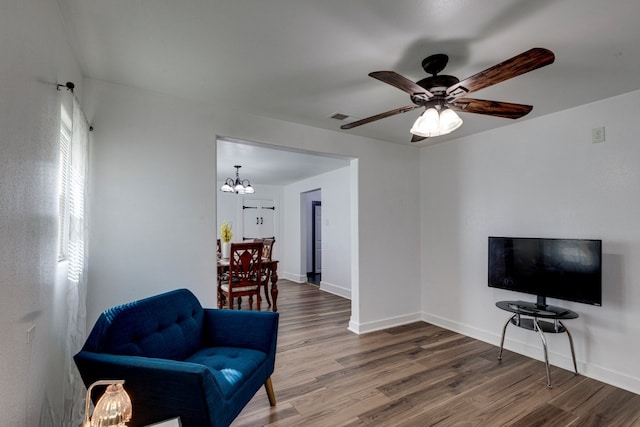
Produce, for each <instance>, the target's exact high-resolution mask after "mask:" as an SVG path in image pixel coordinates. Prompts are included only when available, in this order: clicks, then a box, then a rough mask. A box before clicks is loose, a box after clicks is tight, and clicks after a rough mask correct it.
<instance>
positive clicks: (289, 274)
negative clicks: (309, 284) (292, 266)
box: [278, 272, 307, 283]
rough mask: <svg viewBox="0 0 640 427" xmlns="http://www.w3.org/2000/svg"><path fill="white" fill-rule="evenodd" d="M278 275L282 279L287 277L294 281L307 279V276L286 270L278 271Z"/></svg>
mask: <svg viewBox="0 0 640 427" xmlns="http://www.w3.org/2000/svg"><path fill="white" fill-rule="evenodd" d="M278 276H280V277H281V278H283V279H287V280H290V281H292V282H295V283H304V282H306V281H307V276H301V275H298V274H294V273H287V272H282V273H280V272H278Z"/></svg>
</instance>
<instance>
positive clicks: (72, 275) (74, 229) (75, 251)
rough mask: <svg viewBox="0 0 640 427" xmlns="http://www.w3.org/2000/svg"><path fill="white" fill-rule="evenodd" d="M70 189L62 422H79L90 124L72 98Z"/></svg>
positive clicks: (81, 402)
mask: <svg viewBox="0 0 640 427" xmlns="http://www.w3.org/2000/svg"><path fill="white" fill-rule="evenodd" d="M72 126H73V129H72V136H71V159H70V189H69V211H70V221H69V266H68V279H67V290H66V303H67V325H66V334H65V337H66V343H65V359H64V362H65V366H64V384H63V393H64V415H63V425H65V426H67V425H68V426H79V425H81V424H82V417H83V411H84V401H85V394H86V388H85V386H84V383H83V382H82V379H81V378H80V373H79V372H78V369H77V368H76V366H75V364H74V362H73V356H74V355H75V354H76V353H77V352H78V351H80V349H81V348H82V345H83V344H84V340H85V339H86V336H87V331H86V318H87V313H86V295H87V246H88V245H87V221H86V205H85V201H86V199H87V187H88V186H87V181H88V166H89V125H88V123H87V119H86V118H85V116H84V113H83V112H82V109H81V108H80V103H79V102H78V100H77V99H76V97H75V96H74V97H73V123H72Z"/></svg>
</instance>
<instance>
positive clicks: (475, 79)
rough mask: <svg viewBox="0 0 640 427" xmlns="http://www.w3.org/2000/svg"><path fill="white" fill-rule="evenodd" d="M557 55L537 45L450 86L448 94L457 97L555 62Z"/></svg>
mask: <svg viewBox="0 0 640 427" xmlns="http://www.w3.org/2000/svg"><path fill="white" fill-rule="evenodd" d="M554 60H555V55H554V54H553V52H551V51H550V50H548V49H544V48H541V47H535V48H533V49H530V50H528V51H526V52H523V53H521V54H520V55H516V56H514V57H513V58H511V59H507V60H506V61H504V62H501V63H500V64H497V65H494V66H493V67H491V68H487V69H486V70H484V71H481V72H479V73H478V74H474V75H473V76H471V77H469V78H467V79H465V80H462V81H461V82H459V83H457V84H455V85H453V86H451V87H449V88H448V89H447V95H448V96H449V97H454V98H457V97H459V96H462V95H466V94H469V93H471V92H475V91H478V90H480V89H484V88H486V87H488V86H492V85H494V84H496V83H500V82H503V81H505V80H508V79H511V78H513V77H516V76H519V75H521V74H524V73H528V72H529V71H532V70H535V69H536V68H540V67H544V66H545V65H549V64H551V63H553V61H554Z"/></svg>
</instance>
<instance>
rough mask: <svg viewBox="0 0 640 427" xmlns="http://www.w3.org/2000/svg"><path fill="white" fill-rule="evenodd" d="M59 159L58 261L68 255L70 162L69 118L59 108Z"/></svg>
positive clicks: (64, 110) (62, 108)
mask: <svg viewBox="0 0 640 427" xmlns="http://www.w3.org/2000/svg"><path fill="white" fill-rule="evenodd" d="M60 110H61V112H60V143H59V144H60V147H59V149H60V161H59V164H58V167H59V169H58V261H63V260H65V259H67V257H68V255H69V187H70V179H71V174H70V170H69V169H70V164H71V118H70V117H69V114H68V113H67V111H66V109H65V108H64V106H62V107H61V108H60Z"/></svg>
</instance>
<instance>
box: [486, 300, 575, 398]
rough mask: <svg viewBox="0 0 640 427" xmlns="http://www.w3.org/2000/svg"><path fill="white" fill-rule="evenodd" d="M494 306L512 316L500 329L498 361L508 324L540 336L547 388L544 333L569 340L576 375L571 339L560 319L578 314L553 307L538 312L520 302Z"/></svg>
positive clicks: (547, 371)
mask: <svg viewBox="0 0 640 427" xmlns="http://www.w3.org/2000/svg"><path fill="white" fill-rule="evenodd" d="M496 305H497V306H498V307H499V308H501V309H503V310H506V311H510V312H512V313H514V314H513V316H511V317H510V318H509V319H508V320H507V321H506V323H505V324H504V327H503V328H502V338H501V339H500V353H499V354H498V360H502V351H503V349H504V337H505V334H506V332H507V326H509V324H513V325H515V326H518V327H520V328H524V329H528V330H531V331H535V332H538V335H540V340H541V341H542V349H543V351H544V364H545V370H546V373H547V387H549V388H551V387H552V385H551V372H550V369H549V355H548V350H547V340H546V338H545V336H544V333H545V332H546V333H553V334H557V333H566V334H567V337H568V338H569V347H570V348H571V358H572V360H573V369H574V372H575V374H576V375H578V365H577V363H576V353H575V350H574V347H573V337H572V336H571V333H570V332H569V330H568V329H567V327H566V326H565V325H564V323H562V321H561V320H560V319H575V318H577V317H578V314H577V313H575V312H573V311H570V310H563V309H557V307H553V308H555V309H556V310H555V311H553V310H551V311H546V310H539V311H535V309H532V308H530V307H529V305H524V304H523V303H521V302H520V301H515V302H514V301H500V302H498V303H496ZM522 315H524V316H529V317H530V318H525V319H523V318H521V316H522ZM539 317H542V318H546V319H549V320H552V321H553V323H552V322H548V321H543V320H538V318H539Z"/></svg>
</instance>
